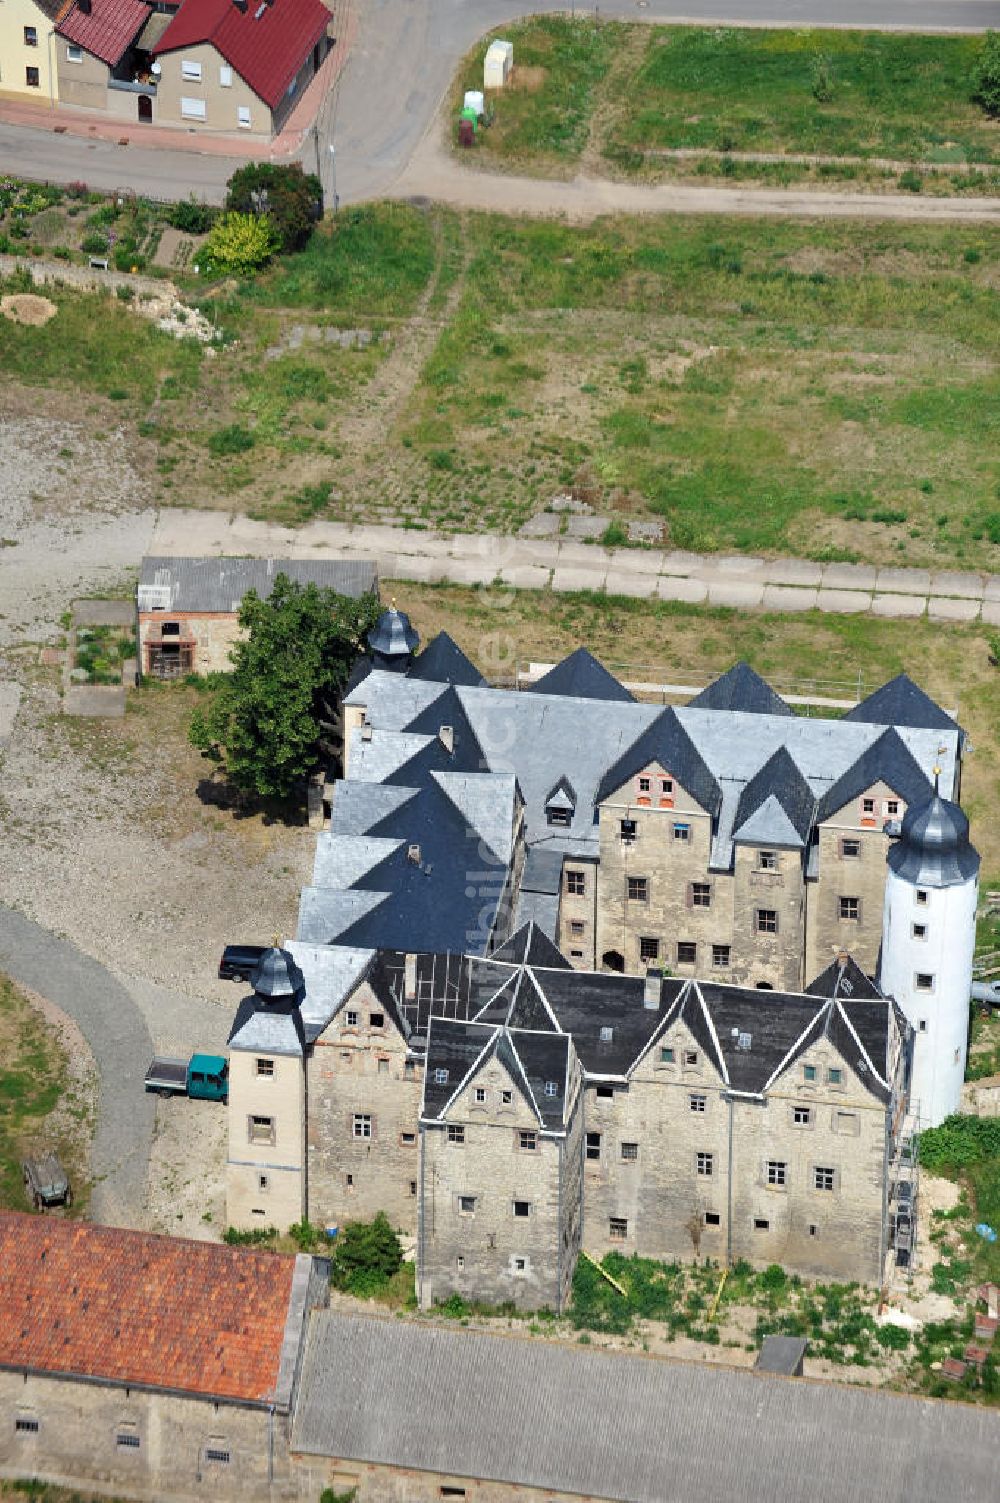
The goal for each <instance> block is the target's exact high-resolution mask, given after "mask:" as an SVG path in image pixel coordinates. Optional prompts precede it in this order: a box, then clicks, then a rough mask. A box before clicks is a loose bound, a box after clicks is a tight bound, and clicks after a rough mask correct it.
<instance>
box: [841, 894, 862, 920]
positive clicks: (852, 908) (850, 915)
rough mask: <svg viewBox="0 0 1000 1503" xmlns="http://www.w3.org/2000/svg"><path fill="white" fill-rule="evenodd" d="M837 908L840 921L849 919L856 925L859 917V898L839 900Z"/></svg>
mask: <svg viewBox="0 0 1000 1503" xmlns="http://www.w3.org/2000/svg"><path fill="white" fill-rule="evenodd" d="M839 906H840V917H841V918H842V919H850V920H852V921H853V922H855V923H856V922H857V920H858V919H859V918H860V917H861V900H860V898H840V899H839Z"/></svg>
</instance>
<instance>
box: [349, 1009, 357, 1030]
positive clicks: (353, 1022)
mask: <svg viewBox="0 0 1000 1503" xmlns="http://www.w3.org/2000/svg"><path fill="white" fill-rule="evenodd" d="M347 1026H348V1028H357V1026H358V1015H357V1013H356V1012H355V1011H354V1009H353V1008H352V1007H349V1008H348V1009H347Z"/></svg>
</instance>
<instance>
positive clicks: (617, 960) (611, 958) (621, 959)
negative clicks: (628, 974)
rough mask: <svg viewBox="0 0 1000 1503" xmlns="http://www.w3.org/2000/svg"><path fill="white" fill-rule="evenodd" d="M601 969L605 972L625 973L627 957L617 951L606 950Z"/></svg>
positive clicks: (602, 957)
mask: <svg viewBox="0 0 1000 1503" xmlns="http://www.w3.org/2000/svg"><path fill="white" fill-rule="evenodd" d="M601 969H602V970H603V971H624V969H625V956H624V955H620V954H619V952H618V951H617V950H605V952H604V954H603V955H602V956H601Z"/></svg>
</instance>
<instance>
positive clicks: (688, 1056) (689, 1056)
mask: <svg viewBox="0 0 1000 1503" xmlns="http://www.w3.org/2000/svg"><path fill="white" fill-rule="evenodd" d="M684 1063H685V1064H686V1065H696V1064H697V1063H698V1051H697V1049H685V1050H684Z"/></svg>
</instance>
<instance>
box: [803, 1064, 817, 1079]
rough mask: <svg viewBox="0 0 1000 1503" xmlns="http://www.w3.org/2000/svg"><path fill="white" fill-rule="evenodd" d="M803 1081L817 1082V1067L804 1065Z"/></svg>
mask: <svg viewBox="0 0 1000 1503" xmlns="http://www.w3.org/2000/svg"><path fill="white" fill-rule="evenodd" d="M802 1079H803V1080H815V1079H816V1066H815V1065H803V1066H802Z"/></svg>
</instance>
